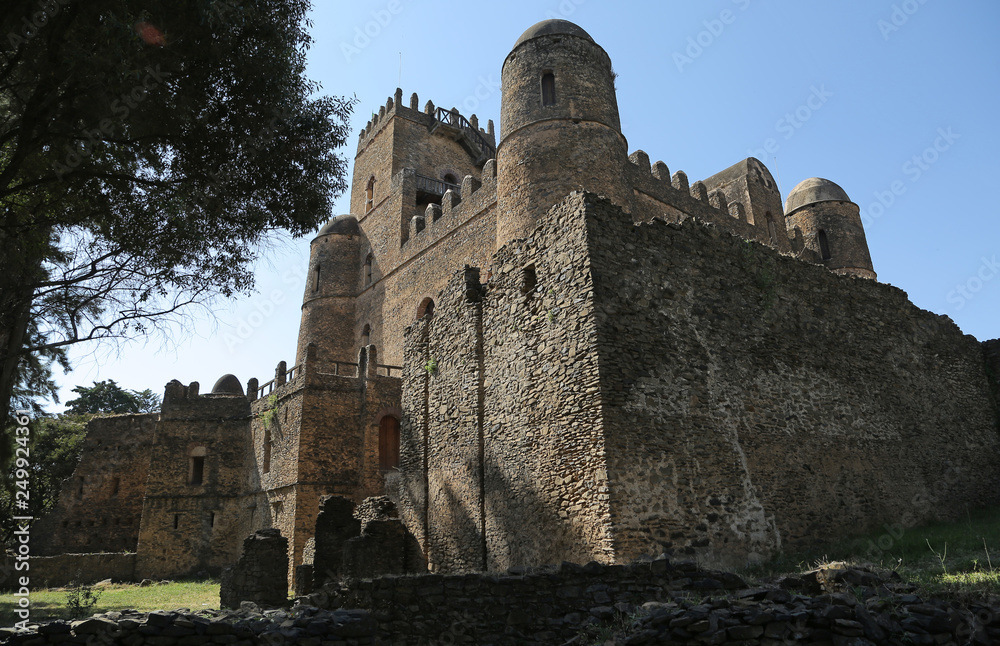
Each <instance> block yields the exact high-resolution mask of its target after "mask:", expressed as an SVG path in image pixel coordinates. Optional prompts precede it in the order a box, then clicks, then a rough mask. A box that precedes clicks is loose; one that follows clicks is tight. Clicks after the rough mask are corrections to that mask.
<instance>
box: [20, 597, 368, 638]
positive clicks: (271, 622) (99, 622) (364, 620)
mask: <svg viewBox="0 0 1000 646" xmlns="http://www.w3.org/2000/svg"><path fill="white" fill-rule="evenodd" d="M0 643H2V644H4V646H46V645H48V644H67V645H72V644H87V645H89V646H104V645H109V646H110V645H111V644H122V645H123V646H143V645H148V646H199V645H201V644H223V645H225V646H256V645H261V646H279V645H281V644H299V645H300V646H321V645H322V646H363V645H367V644H375V643H377V642H376V640H375V622H374V620H373V619H372V617H371V615H370V614H369V613H368V612H366V611H364V610H337V611H329V610H320V609H318V608H308V607H296V608H294V609H292V610H264V611H261V610H260V609H259V608H258V607H257V606H256V605H255V604H252V603H244V604H243V606H242V607H241V608H240V610H237V611H217V610H215V611H212V610H209V611H201V612H198V613H192V612H190V611H188V610H178V611H174V612H165V611H156V612H151V613H149V614H144V613H139V612H134V611H124V612H108V613H105V614H100V615H94V616H93V617H90V618H89V619H83V620H81V621H73V622H66V621H53V622H51V623H47V624H42V625H40V626H37V627H36V628H35V630H32V631H16V630H14V629H13V628H0Z"/></svg>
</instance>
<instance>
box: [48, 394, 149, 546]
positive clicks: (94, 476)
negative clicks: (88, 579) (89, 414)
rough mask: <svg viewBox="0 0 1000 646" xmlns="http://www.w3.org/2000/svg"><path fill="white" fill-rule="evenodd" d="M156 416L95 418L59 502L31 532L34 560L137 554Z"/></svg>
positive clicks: (64, 485)
mask: <svg viewBox="0 0 1000 646" xmlns="http://www.w3.org/2000/svg"><path fill="white" fill-rule="evenodd" d="M156 418H157V415H156V414H152V413H151V414H146V415H116V416H113V417H97V418H94V419H93V420H91V421H90V423H89V424H87V436H86V438H85V439H84V441H83V449H82V451H81V456H80V463H79V464H78V465H77V467H76V470H75V471H74V472H73V476H72V477H71V478H69V479H67V480H66V481H65V482H63V485H62V489H61V491H60V493H59V502H58V503H57V504H56V506H55V508H54V509H52V511H50V512H49V513H48V514H47V515H46V516H45V517H43V518H41V519H39V520H38V521H37V522H36V523H35V524H34V526H33V527H32V545H31V547H32V550H33V551H34V552H35V553H36V554H63V553H67V552H98V551H101V552H123V551H125V550H130V551H133V552H134V551H135V549H136V544H137V543H138V540H139V519H140V517H141V515H142V498H143V496H144V495H145V493H146V477H147V475H148V473H149V454H150V447H151V446H152V444H153V433H154V428H155V426H156Z"/></svg>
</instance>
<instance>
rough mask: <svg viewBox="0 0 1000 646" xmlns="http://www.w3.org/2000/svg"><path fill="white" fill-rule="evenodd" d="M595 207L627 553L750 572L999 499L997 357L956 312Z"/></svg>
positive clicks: (602, 329) (596, 259)
mask: <svg viewBox="0 0 1000 646" xmlns="http://www.w3.org/2000/svg"><path fill="white" fill-rule="evenodd" d="M585 203H586V206H585V210H586V212H587V216H586V219H587V228H588V233H589V244H590V255H591V258H592V263H593V276H594V290H595V297H594V298H595V302H596V303H597V307H596V320H597V324H598V326H599V328H598V333H597V334H598V341H599V347H600V371H601V392H602V405H603V419H604V423H605V429H606V432H605V437H606V442H607V449H606V450H607V462H608V477H609V480H610V482H611V507H612V515H613V523H614V527H615V557H616V559H629V558H634V557H636V556H638V555H640V554H643V553H650V552H658V551H662V550H663V549H665V548H672V549H675V550H679V551H682V552H686V553H692V554H699V555H700V556H701V557H703V558H705V559H706V560H708V561H713V560H714V561H717V562H729V563H742V562H744V560H745V559H746V558H747V557H748V556H749V557H751V558H753V557H755V556H762V555H764V554H766V553H768V552H771V551H773V550H775V549H777V548H779V547H786V548H793V549H794V548H800V547H804V546H807V545H812V544H817V543H821V542H823V541H826V540H829V539H830V537H832V536H843V535H848V534H851V533H854V532H858V531H861V530H864V529H866V528H868V527H872V526H875V525H877V524H879V523H883V522H890V523H899V524H903V525H904V526H906V527H909V526H912V525H913V524H915V523H916V522H918V521H921V520H926V519H930V518H942V517H949V516H953V515H955V514H958V513H961V511H962V510H963V509H965V508H966V506H977V505H983V504H992V503H995V502H996V501H997V500H998V499H1000V494H998V491H997V489H996V487H995V483H996V481H997V478H998V467H997V465H998V464H1000V436H998V434H997V431H996V429H995V426H994V415H993V412H992V408H991V404H990V399H989V397H990V396H989V391H988V383H987V379H986V373H985V368H984V363H983V355H982V348H981V346H980V344H979V343H978V342H976V341H975V339H973V338H972V337H969V336H965V335H963V334H962V333H961V331H960V330H959V329H958V328H957V327H956V326H955V325H954V323H952V322H951V320H950V319H948V318H947V317H943V316H938V315H935V314H932V313H930V312H926V311H924V310H920V309H918V308H917V307H915V306H914V305H912V304H911V303H910V302H909V301H908V300H907V298H906V295H905V294H904V293H903V292H902V291H900V290H898V289H896V288H894V287H891V286H888V285H882V284H878V283H875V282H873V281H865V280H858V279H852V278H849V277H843V276H837V275H834V274H832V273H830V272H829V271H827V270H825V269H824V268H822V267H816V266H811V265H808V264H805V263H802V262H798V261H796V260H795V259H793V258H790V257H785V256H780V255H778V254H776V253H774V252H773V251H772V250H771V249H769V248H767V247H764V246H761V245H757V244H755V243H748V242H745V241H743V240H741V239H740V238H738V237H734V236H730V235H726V234H724V233H722V232H720V230H719V229H718V228H717V227H711V226H705V225H703V224H701V223H698V222H695V221H685V222H684V223H683V224H681V225H675V224H667V223H664V222H658V221H654V222H652V223H650V224H645V225H639V226H634V225H633V223H632V221H631V219H630V218H629V217H628V216H627V215H626V214H622V213H621V212H620V211H619V210H617V209H616V208H614V207H612V206H611V205H609V204H608V203H607V202H605V201H603V200H597V199H593V198H592V197H591V196H588V197H587V198H586V200H585Z"/></svg>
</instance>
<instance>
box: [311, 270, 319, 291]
mask: <svg viewBox="0 0 1000 646" xmlns="http://www.w3.org/2000/svg"><path fill="white" fill-rule="evenodd" d="M319 270H320V266H319V265H316V269H314V270H313V291H314V292H318V291H319Z"/></svg>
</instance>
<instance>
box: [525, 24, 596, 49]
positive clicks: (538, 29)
mask: <svg viewBox="0 0 1000 646" xmlns="http://www.w3.org/2000/svg"><path fill="white" fill-rule="evenodd" d="M553 34H567V35H570V36H579V37H580V38H586V39H587V40H589V41H590V42H594V39H593V38H591V37H590V34H588V33H587V32H586V31H584V30H583V28H582V27H580V26H578V25H575V24H573V23H571V22H570V21H568V20H559V19H557V18H553V19H551V20H543V21H542V22H536V23H535V24H533V25H532V26H530V27H528V29H527V31H525V32H524V33H523V34H521V37H520V38H518V39H517V42H516V43H514V49H517V46H518V45H520V44H521V43H523V42H527V41H529V40H531V39H532V38H538V37H539V36H550V35H553Z"/></svg>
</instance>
